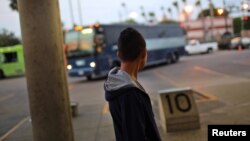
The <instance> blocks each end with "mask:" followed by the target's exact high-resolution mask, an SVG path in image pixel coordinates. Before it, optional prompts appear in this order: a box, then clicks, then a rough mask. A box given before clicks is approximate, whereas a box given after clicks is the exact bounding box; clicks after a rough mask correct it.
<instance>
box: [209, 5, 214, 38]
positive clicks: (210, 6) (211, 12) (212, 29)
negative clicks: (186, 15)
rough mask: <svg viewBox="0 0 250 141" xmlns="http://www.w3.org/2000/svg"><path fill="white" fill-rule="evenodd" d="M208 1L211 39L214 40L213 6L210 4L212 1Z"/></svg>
mask: <svg viewBox="0 0 250 141" xmlns="http://www.w3.org/2000/svg"><path fill="white" fill-rule="evenodd" d="M208 1H209V9H210V21H211V39H212V40H214V6H213V4H212V0H208Z"/></svg>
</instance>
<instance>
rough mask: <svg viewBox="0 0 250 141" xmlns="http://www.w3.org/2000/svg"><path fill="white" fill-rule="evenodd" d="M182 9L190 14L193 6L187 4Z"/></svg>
mask: <svg viewBox="0 0 250 141" xmlns="http://www.w3.org/2000/svg"><path fill="white" fill-rule="evenodd" d="M184 10H185V12H186V13H188V14H190V13H192V11H193V6H192V5H187V6H185V8H184Z"/></svg>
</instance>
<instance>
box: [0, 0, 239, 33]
mask: <svg viewBox="0 0 250 141" xmlns="http://www.w3.org/2000/svg"><path fill="white" fill-rule="evenodd" d="M71 1H72V4H73V10H74V17H75V23H76V24H80V22H79V16H78V5H77V1H78V0H71ZM173 1H174V0H126V1H125V0H88V1H87V0H81V6H82V19H83V24H84V25H87V24H92V23H95V22H96V21H99V22H100V23H114V22H119V21H120V20H123V19H125V17H128V14H127V13H130V12H132V11H134V12H137V13H138V18H137V21H138V22H139V23H143V22H144V21H143V18H142V17H141V16H140V6H143V7H144V9H145V11H146V12H150V11H152V12H155V13H156V17H157V18H160V17H161V16H162V11H161V9H160V7H161V6H164V7H165V8H167V7H172V11H173V16H174V18H175V19H176V18H177V14H176V9H174V8H173V6H172V3H173ZM195 1H196V0H187V4H188V5H194V3H195ZM212 1H213V3H214V4H215V6H216V7H222V0H212ZM226 1H227V2H228V3H232V2H235V0H226ZM59 2H60V11H61V19H62V22H63V23H64V24H65V27H66V28H70V27H72V21H71V18H70V12H69V0H59ZM123 2H125V3H126V7H127V11H128V12H126V11H125V9H124V8H122V6H121V3H123ZM179 2H181V0H179ZM237 2H238V3H239V1H237ZM202 7H203V8H207V7H208V2H207V0H202ZM166 13H167V12H166ZM197 13H198V11H197V9H196V10H194V12H193V15H192V17H193V18H196V17H197ZM167 14H168V13H167ZM119 15H120V16H119ZM168 17H169V15H168ZM19 24H20V23H19V15H18V12H16V11H12V10H11V9H10V7H9V0H0V30H2V29H3V28H5V29H7V30H9V31H11V32H14V33H15V34H16V35H17V36H20V34H21V33H20V25H19Z"/></svg>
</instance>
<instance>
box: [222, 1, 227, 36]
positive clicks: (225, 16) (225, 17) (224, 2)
mask: <svg viewBox="0 0 250 141" xmlns="http://www.w3.org/2000/svg"><path fill="white" fill-rule="evenodd" d="M223 7H224V19H225V29H226V33H228V24H227V15H226V14H227V13H226V11H227V10H226V0H223Z"/></svg>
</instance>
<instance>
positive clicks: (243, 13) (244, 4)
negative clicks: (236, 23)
mask: <svg viewBox="0 0 250 141" xmlns="http://www.w3.org/2000/svg"><path fill="white" fill-rule="evenodd" d="M248 9H249V4H248V2H246V1H243V2H242V3H241V11H242V19H241V32H243V31H244V16H245V15H246V11H247V10H248Z"/></svg>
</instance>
